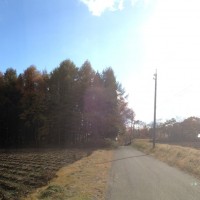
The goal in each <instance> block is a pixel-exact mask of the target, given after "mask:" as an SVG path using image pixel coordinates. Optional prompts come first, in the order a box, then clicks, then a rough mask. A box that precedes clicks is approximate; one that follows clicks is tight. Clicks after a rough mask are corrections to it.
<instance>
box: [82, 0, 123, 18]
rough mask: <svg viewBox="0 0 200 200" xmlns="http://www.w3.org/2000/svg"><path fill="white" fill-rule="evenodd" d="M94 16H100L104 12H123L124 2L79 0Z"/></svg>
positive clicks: (115, 0)
mask: <svg viewBox="0 0 200 200" xmlns="http://www.w3.org/2000/svg"><path fill="white" fill-rule="evenodd" d="M80 1H81V2H83V3H84V4H85V5H86V6H87V7H88V9H89V11H90V12H91V13H92V14H93V15H95V16H101V14H102V13H103V12H104V11H106V10H109V11H116V10H123V8H124V0H80Z"/></svg>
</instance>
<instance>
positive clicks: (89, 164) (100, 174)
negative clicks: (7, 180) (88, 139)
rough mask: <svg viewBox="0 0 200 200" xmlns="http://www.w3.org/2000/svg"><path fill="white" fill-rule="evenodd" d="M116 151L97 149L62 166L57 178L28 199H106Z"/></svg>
mask: <svg viewBox="0 0 200 200" xmlns="http://www.w3.org/2000/svg"><path fill="white" fill-rule="evenodd" d="M112 155H113V151H112V150H97V151H94V152H93V153H92V154H91V155H90V156H88V157H85V158H83V159H81V160H79V161H77V162H75V163H73V164H71V165H68V166H66V167H63V168H61V169H60V170H59V171H58V172H57V174H56V175H57V177H56V178H54V179H53V180H52V181H50V183H49V184H48V185H47V186H45V187H42V188H39V189H37V190H36V191H35V192H34V193H32V194H30V195H29V196H28V197H27V198H25V200H55V199H56V200H65V199H69V200H93V199H98V200H103V199H105V193H106V189H107V188H106V187H107V181H108V175H109V169H110V167H111V162H108V161H110V160H112Z"/></svg>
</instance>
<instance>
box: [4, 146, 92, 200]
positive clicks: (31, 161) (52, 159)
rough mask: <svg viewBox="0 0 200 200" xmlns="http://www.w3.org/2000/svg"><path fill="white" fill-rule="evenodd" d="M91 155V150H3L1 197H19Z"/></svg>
mask: <svg viewBox="0 0 200 200" xmlns="http://www.w3.org/2000/svg"><path fill="white" fill-rule="evenodd" d="M87 155H89V152H88V150H87V151H86V150H78V149H70V150H69V149H67V150H48V151H47V150H45V151H44V150H42V151H34V150H31V151H27V150H24V151H15V152H14V151H9V152H0V200H8V199H9V200H18V199H20V197H21V196H26V195H27V194H28V193H30V192H31V191H32V190H33V189H35V188H38V187H41V186H43V185H46V184H47V183H48V181H49V180H51V179H52V178H53V177H55V173H56V171H58V169H60V168H61V167H63V166H66V165H68V164H71V163H73V162H74V161H76V160H79V159H81V158H83V157H85V156H87Z"/></svg>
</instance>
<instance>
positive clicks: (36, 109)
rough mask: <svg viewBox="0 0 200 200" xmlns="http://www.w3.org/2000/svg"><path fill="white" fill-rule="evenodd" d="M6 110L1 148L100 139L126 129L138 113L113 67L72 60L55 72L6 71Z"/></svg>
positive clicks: (0, 105)
mask: <svg viewBox="0 0 200 200" xmlns="http://www.w3.org/2000/svg"><path fill="white" fill-rule="evenodd" d="M0 113H1V114H0V147H1V148H6V147H26V146H29V147H30V146H33V147H42V146H51V145H53V146H65V145H69V144H70V145H75V144H83V143H88V142H93V143H95V142H97V141H98V140H101V139H103V138H115V137H116V136H117V135H118V134H123V133H124V132H125V131H126V126H127V125H128V124H129V123H130V121H132V119H133V117H134V112H133V111H132V110H131V109H130V108H129V107H128V103H127V100H126V94H125V90H124V89H123V88H122V86H121V84H120V83H119V82H117V80H116V77H115V75H114V71H113V69H112V68H106V69H105V70H103V71H102V73H99V72H96V71H95V70H94V69H93V68H92V66H91V64H90V62H89V61H86V62H84V64H83V65H82V66H81V67H80V68H78V67H77V66H76V65H75V64H74V63H73V62H72V61H71V60H64V61H63V62H61V63H60V65H59V66H58V67H57V68H55V69H54V70H53V71H52V72H50V73H47V72H46V71H43V72H40V71H38V70H37V68H36V67H35V66H30V67H28V68H27V69H26V70H25V71H24V72H23V73H21V74H19V75H17V72H16V70H15V69H13V68H8V69H7V70H6V71H5V73H2V72H0Z"/></svg>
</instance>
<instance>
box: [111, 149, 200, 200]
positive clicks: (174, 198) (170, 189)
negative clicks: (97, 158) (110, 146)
mask: <svg viewBox="0 0 200 200" xmlns="http://www.w3.org/2000/svg"><path fill="white" fill-rule="evenodd" d="M107 200H200V181H198V180H197V179H195V178H193V177H192V176H190V175H188V174H186V173H184V172H181V171H180V170H178V169H176V168H173V167H170V166H168V165H167V164H165V163H163V162H160V161H158V160H156V159H154V158H153V157H151V156H147V155H144V154H143V153H142V152H140V151H137V150H135V149H133V148H132V147H121V148H120V149H118V150H117V151H116V152H115V158H114V161H113V163H112V169H111V172H110V182H109V190H108V194H107Z"/></svg>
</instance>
